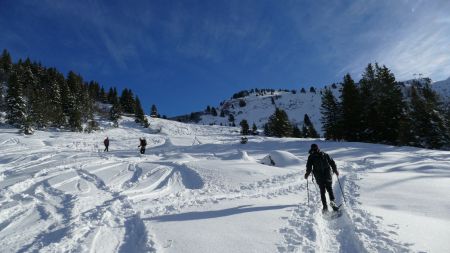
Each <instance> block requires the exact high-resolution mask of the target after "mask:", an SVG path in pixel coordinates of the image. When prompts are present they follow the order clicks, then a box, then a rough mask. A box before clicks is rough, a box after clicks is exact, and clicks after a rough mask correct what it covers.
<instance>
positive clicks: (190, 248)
mask: <svg viewBox="0 0 450 253" xmlns="http://www.w3.org/2000/svg"><path fill="white" fill-rule="evenodd" d="M150 122H151V129H150V130H148V129H141V128H139V127H137V126H136V125H135V124H134V123H133V122H132V119H128V118H125V119H123V120H122V122H120V125H121V127H120V128H116V129H106V130H104V131H103V132H98V133H94V134H79V133H68V132H40V131H37V132H36V134H35V135H34V136H21V135H19V134H17V133H16V132H15V130H14V129H0V143H1V145H0V161H1V163H0V189H1V190H0V247H1V248H2V251H4V252H36V251H39V252H68V251H70V252H277V251H278V252H411V251H412V252H419V251H424V252H447V251H449V250H450V245H449V243H448V240H447V235H448V234H450V231H449V229H448V228H449V227H450V215H449V213H448V210H450V200H449V199H448V198H446V197H445V196H448V192H449V191H450V189H449V187H450V174H449V173H450V165H449V164H450V163H449V162H450V152H444V151H430V150H423V149H416V148H398V147H391V146H385V145H373V144H362V143H346V142H324V141H320V140H304V139H302V140H298V139H289V138H283V139H275V138H265V137H258V136H256V137H254V136H252V137H250V138H249V142H248V144H245V145H243V144H240V143H239V135H238V134H237V133H236V130H235V129H233V128H227V127H219V126H198V125H188V124H182V123H177V122H172V121H166V120H159V119H150ZM105 136H108V137H109V138H110V141H111V145H110V151H111V152H108V153H104V152H103V145H102V141H103V138H104V137H105ZM140 137H146V138H147V142H148V143H149V145H148V147H147V152H146V154H145V155H140V154H138V149H137V145H138V139H139V138H140ZM313 142H317V143H318V144H319V146H320V147H321V148H322V149H323V150H324V151H326V152H328V153H329V154H330V155H331V156H332V157H333V158H334V159H335V160H336V162H337V164H338V168H339V170H340V171H341V176H340V182H341V184H342V187H343V190H344V193H345V197H346V200H347V203H346V204H345V205H344V206H343V207H342V212H341V213H340V214H339V215H338V216H335V215H328V214H322V212H321V203H320V196H319V194H318V189H317V188H316V187H315V186H314V185H313V184H312V183H311V182H309V187H308V188H309V196H310V202H309V204H308V203H307V189H306V181H305V180H304V178H303V174H304V172H305V164H306V159H307V151H308V149H309V146H310V145H311V143H313ZM267 161H269V163H267ZM270 161H272V162H273V163H270ZM263 163H265V164H263ZM269 164H274V166H272V165H269ZM334 179H335V178H334ZM425 186H426V187H425ZM334 192H335V195H336V198H337V202H338V203H341V202H342V201H343V196H342V194H341V192H340V190H339V185H338V184H337V182H336V181H335V182H334ZM437 202H438V203H439V204H437Z"/></svg>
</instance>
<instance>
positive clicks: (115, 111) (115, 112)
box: [109, 96, 122, 127]
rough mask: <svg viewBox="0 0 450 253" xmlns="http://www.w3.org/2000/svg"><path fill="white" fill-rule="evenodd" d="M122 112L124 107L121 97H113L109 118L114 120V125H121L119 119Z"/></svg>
mask: <svg viewBox="0 0 450 253" xmlns="http://www.w3.org/2000/svg"><path fill="white" fill-rule="evenodd" d="M121 114H122V107H121V105H120V102H119V98H118V97H117V96H116V97H115V98H112V106H111V109H110V110H109V118H110V120H111V121H112V122H113V125H114V127H119V119H120V117H121Z"/></svg>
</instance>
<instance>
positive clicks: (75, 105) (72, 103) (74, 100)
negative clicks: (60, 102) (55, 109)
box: [66, 71, 84, 131]
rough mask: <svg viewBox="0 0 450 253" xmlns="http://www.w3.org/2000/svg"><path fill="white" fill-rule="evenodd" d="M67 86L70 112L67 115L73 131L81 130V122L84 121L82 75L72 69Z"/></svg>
mask: <svg viewBox="0 0 450 253" xmlns="http://www.w3.org/2000/svg"><path fill="white" fill-rule="evenodd" d="M66 82H67V86H68V97H67V99H68V106H67V108H68V112H67V115H68V117H69V121H68V123H69V127H70V128H71V129H72V131H81V130H82V127H81V123H82V116H83V115H82V114H83V113H82V111H83V108H82V105H81V104H82V100H83V96H84V95H83V93H82V86H83V79H82V78H81V76H79V75H77V74H75V73H74V72H73V71H70V72H69V74H68V75H67V81H66Z"/></svg>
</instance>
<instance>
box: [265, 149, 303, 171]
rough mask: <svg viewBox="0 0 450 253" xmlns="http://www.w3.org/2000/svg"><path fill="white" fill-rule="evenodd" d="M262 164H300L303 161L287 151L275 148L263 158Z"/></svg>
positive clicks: (284, 165) (281, 165) (280, 165)
mask: <svg viewBox="0 0 450 253" xmlns="http://www.w3.org/2000/svg"><path fill="white" fill-rule="evenodd" d="M261 163H262V164H266V165H271V166H276V167H290V166H299V165H300V164H301V163H302V161H301V160H300V159H298V158H297V157H296V156H295V155H294V154H292V153H289V152H287V151H281V150H275V151H272V152H270V153H269V154H268V155H267V156H265V157H264V158H263V159H262V160H261Z"/></svg>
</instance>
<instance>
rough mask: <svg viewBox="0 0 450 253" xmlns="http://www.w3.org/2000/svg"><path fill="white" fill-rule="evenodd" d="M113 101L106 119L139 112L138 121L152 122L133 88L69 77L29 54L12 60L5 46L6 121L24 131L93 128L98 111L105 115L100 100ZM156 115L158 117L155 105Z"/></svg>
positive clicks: (2, 92) (1, 65)
mask: <svg viewBox="0 0 450 253" xmlns="http://www.w3.org/2000/svg"><path fill="white" fill-rule="evenodd" d="M96 102H101V103H105V104H111V105H112V106H111V108H110V110H109V115H107V118H108V119H109V120H111V121H112V122H113V124H114V126H118V120H119V119H120V117H121V116H122V115H123V114H131V115H134V117H135V119H136V122H137V123H140V124H142V126H144V127H148V126H149V123H148V120H147V118H145V115H144V111H143V109H142V105H141V102H140V100H139V97H138V96H137V95H134V94H133V92H132V90H131V89H128V88H125V89H123V91H122V93H121V95H120V96H119V94H118V92H117V88H116V87H111V88H109V91H105V88H104V87H103V86H102V85H100V84H99V83H98V82H96V81H90V82H86V81H84V79H83V77H82V76H81V75H80V74H76V73H75V72H73V71H69V73H68V74H67V76H64V75H63V74H62V73H61V72H60V71H58V70H57V69H56V68H47V67H45V66H43V65H42V64H41V63H38V62H32V61H31V60H30V59H29V58H27V59H25V60H22V59H19V60H18V61H17V63H13V61H12V58H11V55H10V54H9V52H8V51H7V50H6V49H4V50H3V52H2V55H1V56H0V111H4V112H5V113H6V115H5V118H6V122H7V123H8V124H10V125H12V126H14V127H17V128H21V129H23V130H24V131H25V133H30V132H32V130H33V129H35V128H37V129H45V128H48V127H57V128H65V129H69V130H71V131H83V130H84V131H87V132H91V131H93V130H97V129H98V123H97V121H96V120H95V117H94V116H95V115H94V113H97V112H98V113H99V114H102V112H101V111H99V109H98V108H97V107H96V105H95V103H96ZM150 114H151V116H152V117H159V116H160V115H159V114H158V113H157V109H156V106H155V105H152V107H151V113H150Z"/></svg>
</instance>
